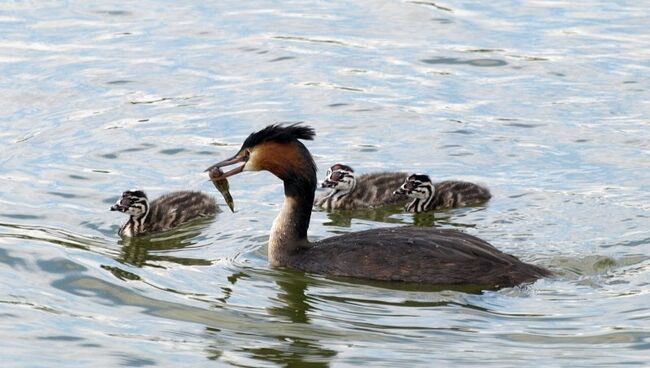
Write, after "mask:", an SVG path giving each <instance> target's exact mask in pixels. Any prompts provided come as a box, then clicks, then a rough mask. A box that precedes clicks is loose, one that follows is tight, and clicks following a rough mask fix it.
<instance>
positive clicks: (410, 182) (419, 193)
mask: <svg viewBox="0 0 650 368" xmlns="http://www.w3.org/2000/svg"><path fill="white" fill-rule="evenodd" d="M435 190H436V189H435V187H434V185H433V183H432V182H431V178H430V177H429V175H425V174H412V175H409V176H408V177H407V178H406V180H405V181H404V184H402V186H401V187H399V189H397V190H396V191H395V192H393V193H394V194H401V195H406V196H408V197H411V198H420V199H426V198H429V197H431V196H432V195H433V194H434V193H435Z"/></svg>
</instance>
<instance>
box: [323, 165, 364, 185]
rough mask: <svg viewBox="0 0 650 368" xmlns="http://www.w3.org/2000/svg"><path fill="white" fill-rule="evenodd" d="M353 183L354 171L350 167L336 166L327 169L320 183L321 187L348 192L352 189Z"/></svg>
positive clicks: (354, 179)
mask: <svg viewBox="0 0 650 368" xmlns="http://www.w3.org/2000/svg"><path fill="white" fill-rule="evenodd" d="M355 181H356V178H355V177H354V170H352V168H351V167H350V166H347V165H343V164H336V165H333V166H332V167H330V168H329V169H327V176H326V177H325V180H323V182H322V183H321V187H323V188H332V189H334V190H338V191H348V190H350V189H352V188H353V187H354V182H355Z"/></svg>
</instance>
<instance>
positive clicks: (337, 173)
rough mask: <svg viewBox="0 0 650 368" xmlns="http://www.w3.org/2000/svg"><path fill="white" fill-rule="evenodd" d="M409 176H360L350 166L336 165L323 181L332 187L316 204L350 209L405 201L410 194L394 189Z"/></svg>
mask: <svg viewBox="0 0 650 368" xmlns="http://www.w3.org/2000/svg"><path fill="white" fill-rule="evenodd" d="M407 176H408V174H407V173H401V172H379V173H370V174H364V175H361V176H358V177H357V176H356V175H355V173H354V170H353V169H352V168H351V167H350V166H347V165H343V164H335V165H333V166H332V167H330V168H329V169H328V170H327V174H326V177H325V180H323V182H322V184H321V186H322V187H323V188H329V190H328V191H327V192H325V193H323V194H321V195H320V196H318V198H316V200H315V201H314V205H315V206H317V207H321V208H324V209H326V210H331V209H344V210H350V209H356V208H374V207H380V206H385V205H391V204H404V203H406V201H407V197H406V196H404V195H399V194H397V195H396V194H394V193H393V192H394V191H395V188H398V187H399V186H400V185H401V184H402V183H403V182H404V180H406V177H407Z"/></svg>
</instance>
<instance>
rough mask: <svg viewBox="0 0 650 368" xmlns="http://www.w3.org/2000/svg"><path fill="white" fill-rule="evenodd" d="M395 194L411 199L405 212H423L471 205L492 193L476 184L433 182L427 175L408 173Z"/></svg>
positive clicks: (487, 197)
mask: <svg viewBox="0 0 650 368" xmlns="http://www.w3.org/2000/svg"><path fill="white" fill-rule="evenodd" d="M395 195H406V196H408V197H410V198H413V200H412V201H411V202H410V203H409V204H407V205H406V207H404V208H405V209H406V211H407V212H425V211H431V210H435V209H440V208H454V207H463V206H471V205H475V204H479V203H483V202H486V201H487V200H489V199H490V198H492V195H491V194H490V191H489V190H488V189H487V188H485V187H482V186H480V185H478V184H474V183H470V182H466V181H457V180H446V181H441V182H439V183H435V184H434V183H433V182H432V181H431V178H429V176H428V175H424V174H412V175H409V176H408V177H407V178H406V180H405V181H404V184H402V186H401V187H400V188H399V189H397V190H396V191H395Z"/></svg>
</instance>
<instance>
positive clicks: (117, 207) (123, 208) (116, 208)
mask: <svg viewBox="0 0 650 368" xmlns="http://www.w3.org/2000/svg"><path fill="white" fill-rule="evenodd" d="M127 209H128V207H126V206H122V205H121V204H119V203H115V204H114V205H112V206H111V211H120V212H126V210H127Z"/></svg>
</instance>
